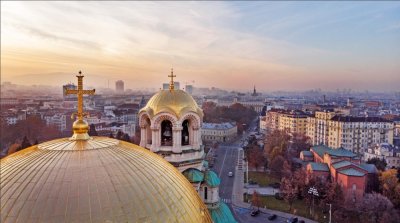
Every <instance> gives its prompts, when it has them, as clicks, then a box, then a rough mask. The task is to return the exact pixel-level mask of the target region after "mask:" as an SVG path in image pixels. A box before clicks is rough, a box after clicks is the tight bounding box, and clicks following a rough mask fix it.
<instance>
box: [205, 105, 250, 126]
mask: <svg viewBox="0 0 400 223" xmlns="http://www.w3.org/2000/svg"><path fill="white" fill-rule="evenodd" d="M202 109H203V112H204V119H203V120H204V122H211V123H221V122H236V124H237V128H238V132H239V133H242V132H243V130H245V129H246V126H249V125H250V123H251V121H253V120H254V119H255V118H256V117H257V112H256V111H255V110H254V109H253V108H251V107H250V108H248V107H245V106H244V105H242V104H239V103H235V104H233V105H231V106H217V104H216V103H214V102H204V103H203V105H202Z"/></svg>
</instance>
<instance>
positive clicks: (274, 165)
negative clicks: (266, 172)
mask: <svg viewBox="0 0 400 223" xmlns="http://www.w3.org/2000/svg"><path fill="white" fill-rule="evenodd" d="M284 162H285V158H283V156H281V155H278V156H276V157H275V158H274V159H273V160H272V161H271V162H270V165H269V169H270V171H271V173H272V175H274V176H276V177H279V178H280V179H281V178H282V170H283V163H284Z"/></svg>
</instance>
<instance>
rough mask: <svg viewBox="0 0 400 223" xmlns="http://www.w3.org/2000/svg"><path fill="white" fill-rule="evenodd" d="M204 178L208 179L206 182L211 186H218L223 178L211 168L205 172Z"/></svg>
mask: <svg viewBox="0 0 400 223" xmlns="http://www.w3.org/2000/svg"><path fill="white" fill-rule="evenodd" d="M204 179H205V181H206V184H207V185H208V186H210V187H217V186H219V184H220V183H221V180H220V179H219V177H218V176H217V174H216V173H215V172H214V171H211V170H208V171H206V172H205V176H204Z"/></svg>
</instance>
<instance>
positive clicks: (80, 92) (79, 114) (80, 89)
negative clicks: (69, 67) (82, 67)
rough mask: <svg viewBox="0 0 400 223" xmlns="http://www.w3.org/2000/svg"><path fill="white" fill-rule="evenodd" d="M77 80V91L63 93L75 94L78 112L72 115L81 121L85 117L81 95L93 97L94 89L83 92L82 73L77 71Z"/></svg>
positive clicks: (71, 90)
mask: <svg viewBox="0 0 400 223" xmlns="http://www.w3.org/2000/svg"><path fill="white" fill-rule="evenodd" d="M76 77H77V78H78V89H77V90H75V89H66V90H65V93H66V94H67V95H68V94H76V95H77V96H78V112H77V113H74V115H76V116H77V118H78V120H83V117H85V116H86V115H87V113H86V112H83V95H84V94H87V95H94V92H95V89H93V90H83V77H84V76H83V75H82V71H79V75H77V76H76Z"/></svg>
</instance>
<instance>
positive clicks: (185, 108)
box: [140, 90, 203, 118]
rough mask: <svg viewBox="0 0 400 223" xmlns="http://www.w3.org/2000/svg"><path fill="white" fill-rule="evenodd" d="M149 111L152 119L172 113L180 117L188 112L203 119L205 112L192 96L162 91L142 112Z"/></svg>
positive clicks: (174, 91) (180, 91)
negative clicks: (158, 115)
mask: <svg viewBox="0 0 400 223" xmlns="http://www.w3.org/2000/svg"><path fill="white" fill-rule="evenodd" d="M142 111H147V113H148V114H149V116H150V118H152V117H153V116H155V115H157V114H158V113H160V112H170V113H173V114H175V115H176V116H177V117H180V116H181V115H182V114H185V113H187V112H195V113H197V114H198V115H199V116H200V117H203V111H202V110H201V108H199V106H198V105H197V103H196V101H195V100H194V99H193V97H192V96H191V95H189V94H188V93H186V92H185V91H182V90H161V91H159V92H158V93H156V94H155V95H154V96H153V97H151V98H150V100H149V101H148V102H147V105H146V106H145V107H144V108H142V109H141V110H140V112H142Z"/></svg>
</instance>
